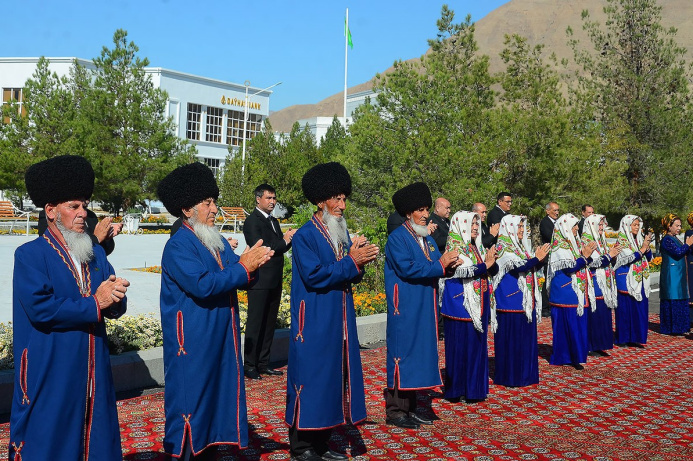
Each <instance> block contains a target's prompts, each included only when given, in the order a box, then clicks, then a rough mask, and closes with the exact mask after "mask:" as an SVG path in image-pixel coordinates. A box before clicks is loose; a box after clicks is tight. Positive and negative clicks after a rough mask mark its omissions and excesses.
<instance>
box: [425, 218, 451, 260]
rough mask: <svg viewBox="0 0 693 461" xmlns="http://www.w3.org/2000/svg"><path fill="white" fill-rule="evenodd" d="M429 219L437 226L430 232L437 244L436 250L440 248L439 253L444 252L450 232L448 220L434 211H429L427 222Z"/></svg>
mask: <svg viewBox="0 0 693 461" xmlns="http://www.w3.org/2000/svg"><path fill="white" fill-rule="evenodd" d="M431 221H432V222H434V223H435V224H437V225H438V228H437V229H436V230H435V232H433V233H432V234H431V237H433V240H435V242H436V245H438V250H440V252H441V253H445V244H446V243H447V241H448V234H449V233H450V220H449V219H446V218H441V217H440V216H438V215H437V214H435V213H431V216H430V218H429V219H428V222H431Z"/></svg>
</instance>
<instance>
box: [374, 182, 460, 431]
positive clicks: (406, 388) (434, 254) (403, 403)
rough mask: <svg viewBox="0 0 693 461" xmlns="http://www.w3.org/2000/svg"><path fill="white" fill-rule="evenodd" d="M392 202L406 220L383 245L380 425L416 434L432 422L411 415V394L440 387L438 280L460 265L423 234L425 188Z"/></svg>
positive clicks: (409, 189)
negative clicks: (383, 376) (383, 357)
mask: <svg viewBox="0 0 693 461" xmlns="http://www.w3.org/2000/svg"><path fill="white" fill-rule="evenodd" d="M392 203H393V204H394V205H395V209H396V210H397V212H399V213H400V214H401V215H402V216H406V218H407V220H406V221H405V222H404V224H402V225H401V226H400V227H399V228H398V229H397V230H395V231H393V232H392V234H390V237H389V238H388V239H387V244H386V245H385V294H386V296H387V390H386V392H385V413H386V416H387V419H386V422H387V424H389V425H393V426H398V427H402V428H406V429H418V428H419V427H420V425H422V424H424V425H430V424H433V420H431V419H430V418H428V417H426V416H424V415H422V414H419V413H417V412H416V391H417V390H423V389H432V388H435V387H439V386H442V385H443V382H442V379H441V376H440V369H439V368H438V309H437V305H438V292H437V287H438V279H439V278H440V277H443V276H444V275H445V273H446V271H450V272H452V270H453V269H454V268H455V267H457V266H458V265H459V264H461V260H459V259H458V256H459V254H458V252H457V251H446V252H445V253H443V254H442V255H441V253H440V251H439V250H438V246H437V245H436V243H435V241H434V240H433V239H432V238H431V237H430V236H429V235H428V228H427V227H426V219H427V218H428V209H429V208H430V207H431V191H430V190H429V188H428V186H427V185H426V184H424V183H422V182H417V183H414V184H410V185H408V186H406V187H403V188H402V189H400V190H398V191H397V192H395V194H394V195H393V196H392Z"/></svg>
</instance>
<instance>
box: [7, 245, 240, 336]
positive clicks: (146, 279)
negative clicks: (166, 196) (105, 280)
mask: <svg viewBox="0 0 693 461" xmlns="http://www.w3.org/2000/svg"><path fill="white" fill-rule="evenodd" d="M224 235H226V236H227V237H230V236H233V237H234V238H237V239H239V240H240V242H239V246H238V249H237V250H236V251H237V252H238V253H239V254H240V252H241V251H243V249H244V248H245V239H244V238H243V234H226V233H225V234H224ZM35 238H36V235H29V236H28V237H27V236H24V235H21V236H20V235H0V261H2V264H0V280H5V283H3V284H1V285H0V322H3V323H6V322H9V321H11V320H12V271H13V267H14V251H15V249H16V248H17V247H18V246H20V245H22V244H24V243H26V242H28V241H30V240H33V239H35ZM168 238H169V237H168V234H153V235H119V236H117V237H116V247H115V251H114V252H113V253H112V254H111V256H109V257H108V260H109V261H110V262H111V264H112V265H113V268H114V269H115V271H116V274H118V275H119V276H121V277H125V278H126V279H128V280H129V281H130V283H131V286H130V289H129V290H128V314H142V313H148V312H151V313H153V314H154V315H156V316H157V317H158V316H159V292H160V289H161V277H160V276H159V274H152V273H149V272H139V271H133V270H129V269H132V268H137V267H149V266H157V265H160V264H161V254H162V252H163V250H164V245H165V244H166V241H167V240H168Z"/></svg>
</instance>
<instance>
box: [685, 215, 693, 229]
mask: <svg viewBox="0 0 693 461" xmlns="http://www.w3.org/2000/svg"><path fill="white" fill-rule="evenodd" d="M686 221H688V225H689V226H691V227H693V211H691V212H690V213H688V216H687V217H686Z"/></svg>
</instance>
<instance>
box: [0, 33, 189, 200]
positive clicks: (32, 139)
mask: <svg viewBox="0 0 693 461" xmlns="http://www.w3.org/2000/svg"><path fill="white" fill-rule="evenodd" d="M113 42H114V45H115V46H114V48H113V49H108V48H106V47H104V48H103V50H102V52H101V56H100V57H99V58H96V59H94V65H95V69H93V70H89V69H85V68H84V67H82V66H80V65H79V64H78V63H77V62H75V63H74V64H73V66H72V69H71V71H70V74H69V76H65V77H58V76H57V75H56V74H55V73H51V72H50V71H49V68H48V66H49V62H48V60H47V59H45V58H41V59H40V60H39V62H38V64H37V67H36V71H35V72H34V74H33V76H32V78H31V79H29V80H28V81H27V82H26V85H25V88H24V101H23V104H24V111H23V113H22V114H19V113H18V111H17V109H16V107H15V106H11V105H9V106H6V107H3V114H4V115H5V116H6V119H8V121H9V123H6V124H3V126H2V127H1V128H0V144H1V146H2V149H3V156H2V160H0V172H1V173H0V181H2V183H0V187H2V188H6V189H11V190H14V191H16V193H17V194H18V195H19V196H21V195H23V194H24V192H25V186H24V180H23V178H24V172H25V171H26V169H27V168H28V167H29V165H31V164H33V163H36V162H38V161H41V160H44V159H46V158H49V157H54V156H57V155H64V154H72V155H82V156H84V157H86V158H88V159H89V161H90V162H91V164H92V166H93V168H94V172H95V175H96V181H95V187H94V195H93V197H92V198H93V200H96V201H100V202H102V206H103V207H104V209H107V210H109V211H112V212H115V213H116V214H117V213H119V212H120V210H127V208H129V207H130V206H132V205H134V204H136V203H139V202H142V201H144V200H145V199H148V198H154V197H155V193H156V186H157V184H158V183H159V181H160V180H161V179H162V178H163V177H164V176H165V175H166V174H167V173H168V172H170V171H171V170H172V169H174V168H175V167H177V166H179V165H181V164H183V163H185V162H189V161H193V160H194V153H195V148H194V147H193V146H191V145H188V144H187V142H186V141H183V140H181V139H179V138H178V137H177V136H176V134H175V129H174V128H175V126H174V123H173V120H172V119H170V118H167V117H166V116H165V115H164V109H165V105H166V100H167V95H166V93H165V92H164V91H163V90H161V89H158V88H154V86H153V83H152V80H151V77H150V76H148V75H147V74H146V72H145V70H144V67H145V66H147V65H148V63H149V61H148V60H147V59H146V58H145V59H140V58H138V57H137V56H136V54H137V51H138V48H137V46H136V45H135V44H134V43H133V42H129V41H128V40H127V32H125V31H123V30H117V31H116V32H115V34H114V36H113Z"/></svg>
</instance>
